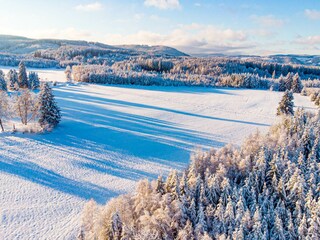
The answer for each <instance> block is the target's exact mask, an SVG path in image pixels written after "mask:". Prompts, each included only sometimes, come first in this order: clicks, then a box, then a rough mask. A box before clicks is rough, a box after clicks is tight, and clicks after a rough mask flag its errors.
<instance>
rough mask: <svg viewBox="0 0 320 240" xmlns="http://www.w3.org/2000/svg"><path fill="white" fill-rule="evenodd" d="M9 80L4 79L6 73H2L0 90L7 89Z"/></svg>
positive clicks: (0, 75)
mask: <svg viewBox="0 0 320 240" xmlns="http://www.w3.org/2000/svg"><path fill="white" fill-rule="evenodd" d="M7 90H8V89H7V82H6V80H5V79H4V75H2V74H0V91H7Z"/></svg>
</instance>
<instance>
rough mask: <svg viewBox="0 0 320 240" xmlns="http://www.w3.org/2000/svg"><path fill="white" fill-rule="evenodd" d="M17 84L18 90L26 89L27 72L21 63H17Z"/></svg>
mask: <svg viewBox="0 0 320 240" xmlns="http://www.w3.org/2000/svg"><path fill="white" fill-rule="evenodd" d="M18 82H19V87H20V88H28V77H27V70H26V67H25V65H24V63H23V62H20V63H19V72H18Z"/></svg>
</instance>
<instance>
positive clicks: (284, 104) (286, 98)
mask: <svg viewBox="0 0 320 240" xmlns="http://www.w3.org/2000/svg"><path fill="white" fill-rule="evenodd" d="M293 113H294V111H293V94H292V92H291V91H288V90H286V91H285V93H284V95H283V97H282V99H281V101H280V102H279V106H278V109H277V115H278V116H279V115H282V114H285V115H293Z"/></svg>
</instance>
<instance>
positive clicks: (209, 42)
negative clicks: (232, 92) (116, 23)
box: [104, 24, 253, 53]
mask: <svg viewBox="0 0 320 240" xmlns="http://www.w3.org/2000/svg"><path fill="white" fill-rule="evenodd" d="M247 38H248V36H247V35H246V33H245V32H244V31H241V30H239V31H236V30H232V29H228V28H227V29H222V28H218V27H216V26H213V25H200V24H190V25H181V26H180V27H179V28H176V29H174V30H173V31H171V32H169V33H167V34H159V33H155V32H149V31H139V32H137V33H134V34H130V35H119V34H117V35H108V36H107V39H106V40H105V41H104V42H107V43H108V44H145V45H167V46H172V47H176V48H178V49H180V50H182V51H185V52H188V53H205V52H209V53H210V52H214V53H217V52H220V53H221V52H223V53H232V52H234V51H238V50H240V49H244V48H248V47H252V45H253V44H252V43H249V42H248V39H247Z"/></svg>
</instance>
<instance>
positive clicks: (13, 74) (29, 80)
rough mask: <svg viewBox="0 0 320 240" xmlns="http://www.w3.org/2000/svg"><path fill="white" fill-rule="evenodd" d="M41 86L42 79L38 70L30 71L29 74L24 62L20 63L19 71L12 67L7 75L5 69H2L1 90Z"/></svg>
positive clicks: (33, 88) (0, 77)
mask: <svg viewBox="0 0 320 240" xmlns="http://www.w3.org/2000/svg"><path fill="white" fill-rule="evenodd" d="M39 87H40V80H39V76H38V74H37V73H36V72H29V75H27V70H26V66H25V64H24V62H20V63H19V69H18V72H17V71H16V70H14V69H10V70H9V72H8V73H7V74H6V75H5V74H4V73H3V71H2V70H0V90H2V91H7V90H11V91H18V90H19V89H20V88H29V89H30V90H35V89H38V88H39Z"/></svg>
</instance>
